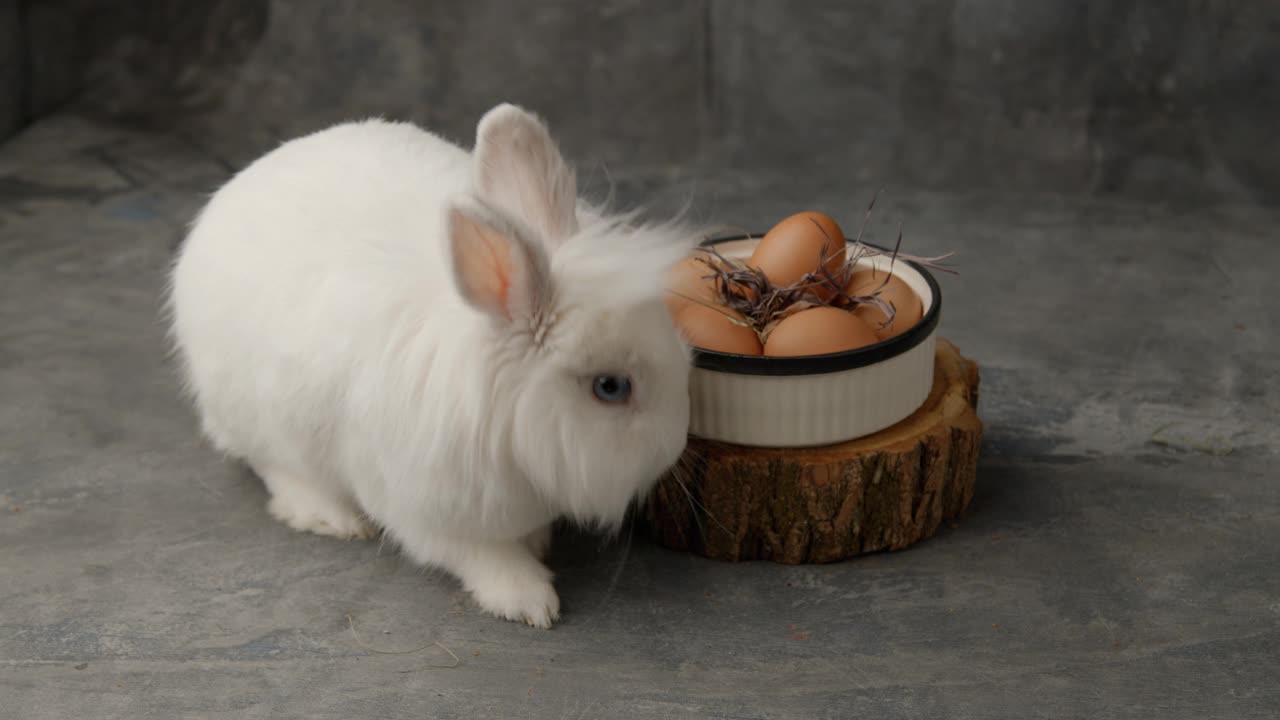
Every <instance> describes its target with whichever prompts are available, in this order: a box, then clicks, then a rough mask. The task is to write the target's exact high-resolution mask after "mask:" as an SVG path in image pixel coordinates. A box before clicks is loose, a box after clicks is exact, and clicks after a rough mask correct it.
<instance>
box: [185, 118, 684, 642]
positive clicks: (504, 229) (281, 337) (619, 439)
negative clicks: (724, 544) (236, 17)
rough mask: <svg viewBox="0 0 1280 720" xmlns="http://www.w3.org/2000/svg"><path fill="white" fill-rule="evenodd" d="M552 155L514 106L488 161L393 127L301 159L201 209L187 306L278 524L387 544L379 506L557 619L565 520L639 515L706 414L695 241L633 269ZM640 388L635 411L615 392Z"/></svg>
mask: <svg viewBox="0 0 1280 720" xmlns="http://www.w3.org/2000/svg"><path fill="white" fill-rule="evenodd" d="M485 122H489V126H488V132H487V134H486V127H485ZM539 140H545V143H546V144H548V145H549V144H550V139H549V136H546V135H545V129H543V128H542V127H541V125H540V124H537V123H536V120H535V119H533V118H532V117H531V116H528V115H527V114H524V113H522V112H521V111H519V110H517V109H515V108H510V107H509V106H508V107H504V108H499V109H496V110H494V111H493V112H491V113H490V115H489V116H486V120H485V121H482V123H481V129H480V137H479V139H478V141H477V143H478V144H477V149H476V155H477V156H479V157H473V155H472V153H469V152H467V151H465V150H463V149H461V148H459V147H457V146H454V145H452V144H450V143H448V142H446V141H444V140H442V139H440V138H438V137H436V136H434V135H431V134H429V133H427V132H425V131H423V130H420V129H418V128H416V127H414V126H412V125H406V124H392V123H385V122H381V121H368V122H362V123H354V124H348V125H341V126H337V127H334V128H331V129H329V130H326V131H322V132H320V133H317V134H314V135H311V136H308V137H305V138H301V139H299V140H295V141H292V142H290V143H286V144H285V145H283V146H281V147H280V148H278V149H276V150H275V151H273V152H272V153H269V154H268V155H266V156H264V157H263V158H262V159H260V160H259V161H257V162H255V163H254V164H252V165H251V166H249V167H248V168H247V169H245V170H244V171H243V172H242V173H240V174H239V175H238V176H236V177H235V178H234V179H233V180H232V181H231V182H229V183H228V184H227V185H226V186H224V187H223V188H222V189H221V190H220V191H219V192H218V193H217V194H215V196H214V198H213V199H212V200H211V201H210V203H209V204H208V206H207V207H206V208H205V210H204V211H203V212H202V213H201V215H200V217H199V219H198V220H197V222H196V224H195V226H194V228H193V230H192V232H191V234H190V236H189V237H188V239H187V242H186V244H185V245H184V247H183V250H182V253H181V256H180V258H179V260H178V263H177V265H176V266H175V269H174V273H173V287H172V295H171V304H172V312H173V332H174V336H175V340H176V344H177V348H178V351H179V356H180V358H181V360H182V363H183V366H184V370H185V372H186V378H187V382H188V386H189V388H190V391H191V393H192V395H193V396H194V398H195V400H196V404H197V406H198V408H199V410H200V413H201V417H202V424H203V427H204V430H205V432H206V434H207V435H208V436H209V437H210V438H211V440H212V441H213V443H214V444H215V445H216V446H218V447H219V448H220V449H222V450H223V451H225V452H226V453H228V454H229V455H232V456H234V457H237V458H242V459H244V460H245V461H246V462H248V463H249V464H250V465H251V466H252V467H253V468H254V470H255V471H256V472H257V473H258V474H259V475H260V476H261V477H262V478H263V480H264V481H265V483H266V485H267V487H268V489H269V491H270V492H271V495H272V499H271V501H270V505H269V507H270V510H271V512H272V514H273V515H275V516H276V517H278V518H279V519H281V520H283V521H285V522H286V523H288V524H289V525H291V526H292V527H295V528H297V529H300V530H311V531H315V532H320V533H325V534H331V535H336V536H339V537H367V536H368V535H369V534H370V526H369V525H367V524H366V523H367V521H366V519H365V518H366V516H367V517H368V518H371V519H372V520H373V522H374V523H376V524H377V525H380V526H382V527H383V528H384V529H385V530H386V531H387V532H388V533H389V534H390V535H391V536H392V537H394V538H395V539H396V540H398V541H399V542H400V543H401V545H402V546H403V547H404V548H405V550H406V551H407V552H408V554H410V555H411V556H412V557H413V558H414V559H416V560H418V561H419V562H423V563H428V564H433V565H437V566H441V567H444V568H446V569H448V570H450V571H452V572H454V573H455V574H457V575H458V576H459V577H460V578H461V579H462V580H463V582H464V584H466V585H467V587H468V588H469V589H470V590H472V592H473V593H474V594H475V596H476V598H477V600H478V601H479V602H480V604H481V605H482V606H484V607H485V608H486V609H487V610H490V611H492V612H494V613H496V614H498V615H501V616H504V617H508V618H511V619H518V620H525V621H527V622H530V623H532V624H535V625H540V626H546V625H549V624H550V622H551V621H552V620H553V619H554V617H555V616H556V614H557V612H558V599H557V598H556V595H555V592H554V590H552V588H551V586H550V583H549V580H550V573H549V571H548V570H547V569H546V568H545V567H544V566H543V565H542V564H541V562H540V556H541V554H542V553H543V552H544V551H545V549H546V545H547V542H548V540H549V525H550V523H551V522H552V521H553V520H554V519H555V518H556V517H558V516H560V515H569V516H571V517H574V518H576V519H579V520H582V521H587V522H604V523H614V522H616V521H617V520H618V519H620V517H621V515H622V513H623V512H624V511H625V507H626V505H627V503H628V502H629V501H630V500H631V499H632V498H633V497H634V496H635V495H636V494H637V493H639V492H642V491H643V490H644V489H646V488H647V487H648V485H649V483H650V482H651V481H652V479H654V478H656V477H657V475H659V474H660V473H661V471H662V470H663V469H664V468H665V467H666V466H668V465H670V464H671V463H672V462H674V460H675V459H676V456H677V455H678V453H679V451H680V449H681V448H682V447H683V442H684V434H685V430H686V427H687V417H688V415H687V414H688V407H687V385H686V382H687V377H686V376H685V375H684V373H685V372H687V362H686V357H685V354H684V350H683V348H682V347H681V346H680V344H679V342H678V340H677V339H676V337H675V334H674V330H673V329H672V327H671V323H670V320H669V319H668V318H667V317H666V316H665V314H664V312H663V310H662V306H661V303H660V302H658V294H657V293H659V292H660V290H661V282H660V277H661V275H660V274H661V272H662V270H663V268H665V267H667V266H668V265H669V262H668V260H670V262H674V261H675V259H677V258H678V257H679V255H680V254H682V253H683V251H684V245H685V243H684V242H683V241H676V240H673V239H669V238H661V239H658V240H654V239H653V238H650V239H651V242H649V243H647V244H643V243H642V244H640V245H638V246H637V247H638V248H639V249H638V250H637V251H636V252H635V257H632V258H626V255H627V250H625V249H624V247H625V245H624V243H622V242H620V241H619V240H618V239H616V238H615V236H618V235H619V234H620V233H621V232H622V230H623V226H621V225H617V224H613V223H609V222H606V221H604V220H602V219H600V218H599V217H596V216H594V215H593V216H591V217H584V216H583V214H582V212H581V211H575V209H574V207H573V205H574V204H575V203H576V199H574V198H572V195H571V194H570V197H569V198H568V199H566V198H565V197H563V195H564V193H563V192H560V190H563V188H558V187H557V186H556V183H557V182H562V183H563V182H568V184H569V186H570V189H571V188H572V175H571V174H570V175H568V176H567V178H568V179H567V180H565V177H564V176H563V173H568V172H569V171H568V170H567V168H563V167H562V166H560V165H557V162H558V160H559V156H558V154H554V156H553V157H550V160H551V162H548V160H547V158H546V157H540V156H537V153H536V152H533V154H532V156H531V153H530V150H531V148H530V147H529V144H530V143H533V144H534V146H533V147H532V151H541V152H542V153H543V155H545V154H546V152H547V148H540V147H538V146H537V141H539ZM549 147H550V152H552V153H554V152H555V151H554V145H549ZM557 172H559V173H561V174H560V175H557ZM468 199H469V200H470V201H474V202H469V203H468V202H460V200H464V201H465V200H468ZM566 202H568V203H569V206H568V207H567V208H566V206H565V203H566ZM468 205H478V209H473V208H471V207H469V206H468ZM544 206H545V207H544ZM557 222H559V225H557ZM624 258H626V259H624ZM628 262H630V263H634V264H635V272H637V273H639V274H640V276H641V277H642V278H644V284H651V285H653V286H654V287H653V288H652V291H647V290H645V289H644V288H643V287H641V283H639V282H637V281H636V280H635V279H631V280H630V281H628V280H626V279H623V280H622V281H621V282H618V280H617V278H616V277H615V278H614V280H613V284H614V285H615V286H616V290H617V292H616V293H613V292H610V293H609V294H608V295H600V293H602V292H607V290H606V288H607V287H608V286H609V285H610V278H609V276H610V274H611V273H612V274H614V275H617V274H620V273H625V272H626V271H627V267H626V265H627V263H628ZM495 278H496V279H495ZM650 295H652V296H651V297H650ZM637 338H640V339H639V340H637ZM601 377H604V378H613V380H608V381H601V380H600V378H601ZM617 378H626V379H627V383H626V386H627V388H630V387H631V384H632V383H634V384H635V387H636V390H635V395H634V396H631V395H630V393H629V392H628V394H627V398H626V399H625V400H624V401H621V402H619V401H618V400H617V398H618V397H621V394H620V393H618V392H614V393H612V394H606V393H605V392H604V391H602V390H601V389H600V388H601V387H604V388H605V390H609V389H610V388H614V387H615V386H618V385H619V383H620V381H619V380H617ZM584 382H585V385H584ZM602 382H603V383H604V384H602ZM642 391H643V392H642ZM593 395H594V396H593ZM601 397H603V398H605V401H601V400H600V398H601ZM630 442H643V443H647V444H649V445H651V447H647V448H640V447H636V446H629V445H625V444H626V443H630ZM602 444H603V445H606V446H609V447H600V445H602ZM619 463H621V465H619Z"/></svg>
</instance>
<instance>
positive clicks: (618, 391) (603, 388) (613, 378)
mask: <svg viewBox="0 0 1280 720" xmlns="http://www.w3.org/2000/svg"><path fill="white" fill-rule="evenodd" d="M591 392H592V394H594V395H595V396H596V399H597V400H599V401H600V402H607V403H624V402H626V401H627V400H630V399H631V378H627V377H623V376H621V375H597V376H595V379H593V380H592V381H591Z"/></svg>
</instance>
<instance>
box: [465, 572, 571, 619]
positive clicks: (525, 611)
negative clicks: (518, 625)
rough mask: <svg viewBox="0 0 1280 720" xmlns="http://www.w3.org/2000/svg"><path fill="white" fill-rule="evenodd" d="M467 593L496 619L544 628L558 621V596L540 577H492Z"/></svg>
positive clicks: (548, 583)
mask: <svg viewBox="0 0 1280 720" xmlns="http://www.w3.org/2000/svg"><path fill="white" fill-rule="evenodd" d="M471 592H472V594H473V595H474V596H475V599H476V602H477V603H479V604H480V607H481V608H483V609H484V611H485V612H488V613H492V614H494V615H497V616H498V617H500V618H506V619H507V620H514V621H515V622H523V623H526V624H529V625H532V626H534V627H537V628H544V629H545V628H549V627H551V624H552V623H553V622H555V621H556V620H558V619H559V618H560V596H559V595H556V590H555V588H553V587H552V586H551V583H550V582H547V581H546V580H543V579H540V578H536V579H535V578H528V579H524V580H521V579H518V578H515V577H511V578H501V579H499V578H494V581H493V582H490V583H486V584H484V585H480V586H476V587H473V588H472V589H471Z"/></svg>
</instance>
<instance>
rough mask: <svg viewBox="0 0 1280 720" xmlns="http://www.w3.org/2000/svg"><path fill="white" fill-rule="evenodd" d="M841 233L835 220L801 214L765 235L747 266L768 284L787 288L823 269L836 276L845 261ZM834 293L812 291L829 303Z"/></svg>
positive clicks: (823, 216) (815, 289)
mask: <svg viewBox="0 0 1280 720" xmlns="http://www.w3.org/2000/svg"><path fill="white" fill-rule="evenodd" d="M844 250H845V239H844V232H842V231H841V230H840V226H839V225H837V224H836V221H835V220H832V219H831V218H829V217H827V216H826V215H823V214H822V213H818V212H801V213H796V214H795V215H792V216H791V217H789V218H787V219H786V220H783V221H782V222H780V223H778V224H777V225H774V226H773V229H772V230H770V231H769V232H768V233H766V234H765V236H764V237H763V238H761V240H760V244H759V245H757V246H756V250H755V252H754V253H752V254H751V259H750V260H748V261H747V264H748V265H751V266H752V267H757V268H760V269H761V270H763V271H764V274H765V275H767V276H768V277H769V282H771V283H773V284H774V285H778V286H786V285H790V284H792V283H794V282H796V281H798V280H800V279H801V278H803V277H804V276H805V275H806V274H808V273H812V272H817V270H818V266H819V265H820V264H821V265H825V266H826V268H827V271H828V272H830V273H831V274H832V275H836V276H838V275H839V273H840V270H841V269H842V268H843V267H844V261H845V255H844ZM834 292H835V291H834V290H832V289H830V288H824V287H815V288H814V294H816V295H817V296H818V297H820V298H822V299H823V300H827V299H829V298H830V297H831V296H832V295H833V294H834Z"/></svg>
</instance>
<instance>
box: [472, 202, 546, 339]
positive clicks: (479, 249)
mask: <svg viewBox="0 0 1280 720" xmlns="http://www.w3.org/2000/svg"><path fill="white" fill-rule="evenodd" d="M448 222H449V227H448V233H449V253H450V255H451V257H452V265H453V278H454V281H455V283H456V284H457V287H458V292H459V293H460V294H461V295H462V298H463V299H464V300H466V301H467V303H468V304H470V305H471V306H472V307H474V308H476V309H477V310H480V311H482V312H484V313H486V314H488V315H489V316H491V317H492V318H494V319H495V320H499V321H505V322H518V321H529V320H531V319H533V318H536V317H537V315H538V313H539V311H540V310H542V309H543V308H544V306H545V303H546V301H547V298H548V297H549V295H550V278H551V272H550V269H549V267H548V264H547V258H546V254H545V253H544V252H543V251H542V249H541V248H540V247H538V246H537V245H536V244H535V243H534V242H533V241H532V240H530V239H529V238H528V237H526V235H525V233H523V232H522V231H521V230H520V228H517V227H516V226H515V225H513V224H512V223H509V222H506V221H505V220H503V219H502V217H501V216H500V215H498V214H497V213H493V212H489V211H487V210H485V209H483V208H471V207H463V206H459V205H455V206H452V207H450V208H449V213H448Z"/></svg>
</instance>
